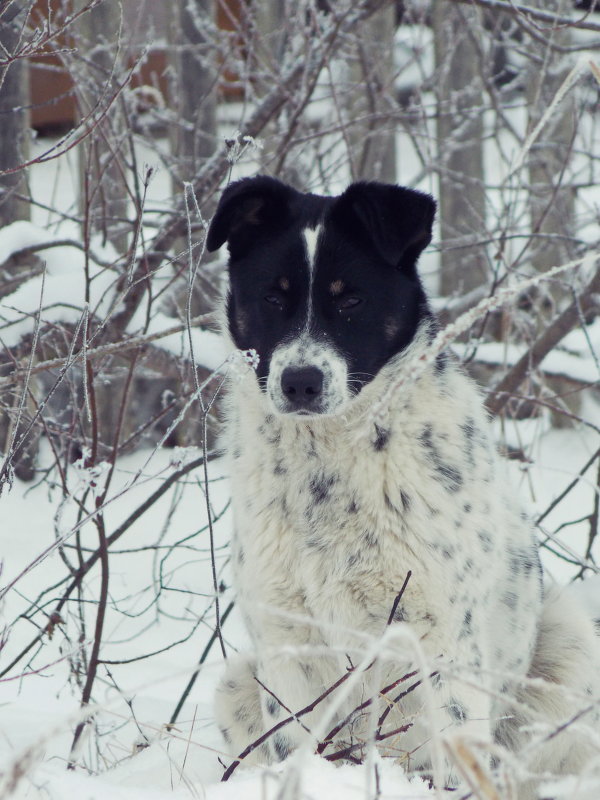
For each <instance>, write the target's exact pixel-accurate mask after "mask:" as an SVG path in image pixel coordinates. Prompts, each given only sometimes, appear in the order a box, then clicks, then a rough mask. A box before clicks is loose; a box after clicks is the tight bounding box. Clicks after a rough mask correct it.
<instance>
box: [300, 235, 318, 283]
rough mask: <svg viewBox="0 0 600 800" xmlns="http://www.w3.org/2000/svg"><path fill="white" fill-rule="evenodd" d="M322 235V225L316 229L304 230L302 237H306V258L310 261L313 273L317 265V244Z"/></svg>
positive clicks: (309, 265) (309, 264)
mask: <svg viewBox="0 0 600 800" xmlns="http://www.w3.org/2000/svg"><path fill="white" fill-rule="evenodd" d="M320 235H321V225H317V227H316V228H304V230H303V231H302V236H303V237H304V244H305V245H306V257H307V259H308V267H309V269H310V271H311V274H312V271H313V267H314V264H315V255H316V253H317V244H318V243H319V236H320Z"/></svg>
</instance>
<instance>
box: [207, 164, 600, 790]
mask: <svg viewBox="0 0 600 800" xmlns="http://www.w3.org/2000/svg"><path fill="white" fill-rule="evenodd" d="M434 215H435V202H434V200H433V199H432V198H431V197H430V196H428V195H426V194H423V193H421V192H418V191H415V190H412V189H408V188H403V187H399V186H392V185H386V184H381V183H371V182H359V183H354V184H352V185H350V186H349V187H348V188H347V189H346V191H344V192H343V193H342V194H341V195H339V196H337V197H323V196H318V195H315V194H304V193H301V192H299V191H296V190H295V189H294V188H292V187H290V186H287V185H285V184H284V183H282V182H280V181H279V180H277V179H274V178H271V177H268V176H258V177H255V178H245V179H242V180H240V181H238V182H235V183H233V184H231V185H230V186H229V187H228V188H227V189H226V190H225V191H224V193H223V195H222V197H221V200H220V202H219V205H218V208H217V211H216V213H215V215H214V218H213V220H212V223H211V225H210V228H209V231H208V235H207V241H206V246H207V249H208V250H209V251H214V250H216V249H218V248H220V247H221V246H222V245H223V244H225V242H227V245H228V249H229V263H228V271H229V288H228V293H227V296H226V299H225V302H224V309H223V311H224V313H223V328H224V334H225V336H226V337H227V339H228V341H229V343H230V345H231V347H232V348H237V349H239V350H253V351H255V352H256V353H257V354H258V358H259V360H258V366H257V368H256V370H255V371H254V370H251V369H249V370H248V374H246V375H244V376H243V377H242V378H239V377H238V378H237V379H236V380H234V381H232V382H231V386H230V390H229V393H228V400H227V417H228V424H227V434H226V449H227V452H228V454H229V458H230V461H231V481H232V502H233V513H234V525H235V530H234V535H233V540H232V564H233V578H234V587H235V589H236V593H237V604H238V606H239V608H240V610H241V613H242V615H243V618H244V621H245V624H246V626H247V629H248V631H249V633H250V637H251V639H252V643H253V647H254V651H253V653H252V654H250V655H248V656H237V657H235V658H230V659H228V661H227V667H226V671H225V674H224V677H223V679H222V681H221V683H220V685H219V687H218V689H217V693H216V717H217V721H218V723H219V725H220V728H221V731H222V733H223V736H224V738H225V741H226V743H227V746H228V749H229V751H230V752H231V754H232V755H233V756H237V757H240V756H242V757H243V762H244V763H245V764H256V763H261V762H262V763H273V762H277V761H281V760H283V759H285V758H286V757H287V756H288V755H289V754H290V753H291V752H292V751H293V750H294V749H296V748H298V747H300V746H305V747H308V748H311V749H313V750H317V752H320V753H322V754H323V755H324V756H329V757H331V758H333V759H334V760H335V757H336V754H337V755H339V756H340V758H341V757H342V756H343V757H346V758H349V759H350V760H361V759H362V758H363V757H364V755H365V752H366V748H367V747H368V743H369V742H373V741H374V742H375V743H376V745H377V747H378V749H379V750H380V751H381V752H382V753H383V754H384V755H387V756H392V757H394V758H395V759H397V760H398V762H399V763H401V764H403V765H404V766H405V768H406V769H407V770H408V771H414V772H416V773H419V774H422V775H427V776H430V777H432V779H434V780H435V781H436V783H437V784H438V785H440V786H441V785H447V786H456V785H457V784H459V783H460V781H461V780H462V778H461V774H464V773H465V770H466V771H467V774H468V767H467V766H466V762H467V761H468V759H466V760H465V758H464V752H465V751H464V746H466V747H467V748H470V749H469V750H468V752H471V753H477V754H478V758H480V760H479V762H478V763H479V764H480V768H481V769H483V770H484V772H486V773H487V772H489V771H490V770H491V769H492V765H496V767H497V765H498V764H499V763H503V759H504V758H507V759H509V760H510V759H511V753H512V754H513V756H512V759H513V762H515V763H516V761H519V767H518V770H517V772H518V776H517V780H518V782H519V784H520V788H519V792H520V793H519V795H518V796H519V797H520V798H526V797H533V796H534V792H535V779H536V776H538V777H539V776H540V775H541V776H548V775H556V774H566V773H572V772H578V771H580V770H582V769H583V767H584V765H585V764H586V763H588V762H589V761H590V759H591V758H592V757H593V756H597V754H598V740H597V739H596V740H593V737H592V738H590V737H591V735H590V733H589V730H588V727H587V726H589V727H591V728H592V729H595V730H597V729H598V714H597V710H596V707H595V706H594V703H593V700H594V698H597V697H598V677H597V672H598V665H599V664H600V660H599V659H598V643H597V639H596V636H595V633H594V627H593V624H592V622H591V620H588V619H587V618H586V617H585V615H584V614H583V613H582V612H580V610H579V609H578V608H575V607H574V606H573V605H572V602H573V601H571V600H570V599H569V598H568V597H566V596H565V595H564V594H560V595H559V594H556V592H550V593H548V592H546V593H544V588H543V583H542V573H541V567H540V562H539V557H538V548H537V544H536V539H535V536H534V531H533V528H532V525H531V524H530V523H529V522H528V521H527V518H526V516H525V515H524V514H523V513H522V510H521V509H520V507H519V503H518V500H517V499H516V498H515V493H514V491H513V489H512V488H511V486H510V484H509V482H508V480H507V478H506V475H505V469H504V466H503V464H502V462H501V461H500V459H499V457H498V456H497V453H496V449H495V447H494V443H493V440H492V435H491V432H490V426H489V422H488V419H487V416H486V413H485V411H484V409H483V404H482V399H481V397H480V393H479V391H478V389H477V388H476V387H475V386H474V384H473V383H472V381H471V380H470V379H469V378H468V377H467V376H466V375H465V374H464V373H463V371H462V370H461V368H460V366H459V365H458V364H457V363H455V361H454V360H453V357H452V356H451V354H448V353H441V354H440V355H439V356H437V357H436V358H431V359H429V360H428V359H427V354H428V351H429V349H430V348H431V343H432V340H433V338H434V337H435V335H436V332H437V323H436V319H435V317H434V314H433V313H432V311H431V308H430V305H429V303H428V299H427V296H426V293H425V291H424V288H423V285H422V283H421V280H420V278H419V275H418V272H417V261H418V258H419V255H420V254H421V252H422V251H423V249H424V248H425V247H426V246H427V245H428V244H429V242H430V240H431V236H432V225H433V221H434ZM420 362H421V363H422V364H424V366H422V368H421V369H420V371H417V372H415V371H414V365H415V364H418V363H420ZM398 387H400V388H398ZM382 397H389V403H388V408H387V410H386V412H385V414H384V415H383V417H382V415H381V414H379V415H375V414H374V413H373V409H374V408H375V407H378V404H379V405H381V398H382ZM588 706H589V708H588ZM579 709H582V711H581V718H580V719H579V718H578V723H577V725H575V724H573V725H567V724H566V723H567V722H568V721H569V720H570V719H571V717H572V716H573V715H574V713H575V711H576V710H579ZM561 726H564V729H563V728H562V727H561ZM461 747H463V749H462V750H461V749H460V748H461ZM457 748H458V749H457ZM461 753H462V754H463V756H462V757H461V755H460V754H461ZM484 753H485V754H487V755H482V754H484ZM514 754H518V756H517V755H514ZM482 764H483V766H481V765H482ZM513 766H514V765H513ZM515 769H516V768H515ZM490 774H491V773H490ZM494 774H495V775H496V777H495V778H494V780H497V781H500V776H501V774H503V773H502V770H501V769H500V768H497V769H496V772H495V773H494ZM486 796H488V795H486ZM489 796H492V795H489ZM512 796H514V795H512Z"/></svg>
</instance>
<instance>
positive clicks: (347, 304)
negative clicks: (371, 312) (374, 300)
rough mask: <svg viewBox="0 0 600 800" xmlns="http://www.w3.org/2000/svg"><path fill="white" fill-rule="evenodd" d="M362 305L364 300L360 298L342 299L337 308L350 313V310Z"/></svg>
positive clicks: (349, 297)
mask: <svg viewBox="0 0 600 800" xmlns="http://www.w3.org/2000/svg"><path fill="white" fill-rule="evenodd" d="M361 303H362V299H361V298H360V297H352V296H348V297H340V299H339V300H338V301H337V307H338V309H339V310H340V311H348V309H349V308H356V306H359V305H360V304H361Z"/></svg>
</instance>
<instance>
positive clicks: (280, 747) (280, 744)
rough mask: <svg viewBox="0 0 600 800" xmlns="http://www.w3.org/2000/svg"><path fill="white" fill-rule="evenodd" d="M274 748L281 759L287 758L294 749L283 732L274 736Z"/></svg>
mask: <svg viewBox="0 0 600 800" xmlns="http://www.w3.org/2000/svg"><path fill="white" fill-rule="evenodd" d="M273 748H274V750H275V754H276V756H277V758H278V759H279V761H283V760H284V759H285V758H287V757H288V756H289V754H290V751H291V749H292V748H291V745H290V742H289V740H288V739H287V738H286V737H285V736H283V735H282V734H281V733H276V734H275V736H274V737H273Z"/></svg>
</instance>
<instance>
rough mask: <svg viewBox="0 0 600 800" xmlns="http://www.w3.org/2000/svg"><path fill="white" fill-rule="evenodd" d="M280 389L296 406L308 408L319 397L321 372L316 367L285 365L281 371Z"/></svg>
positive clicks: (321, 386)
mask: <svg viewBox="0 0 600 800" xmlns="http://www.w3.org/2000/svg"><path fill="white" fill-rule="evenodd" d="M281 391H282V392H283V394H284V395H285V397H286V398H287V400H288V401H289V402H290V403H291V404H292V405H293V406H295V407H296V408H310V407H311V406H314V405H315V404H316V403H317V401H318V400H319V399H320V397H321V392H322V391H323V373H322V372H321V370H320V369H318V367H286V368H285V369H284V370H283V372H282V373H281Z"/></svg>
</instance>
